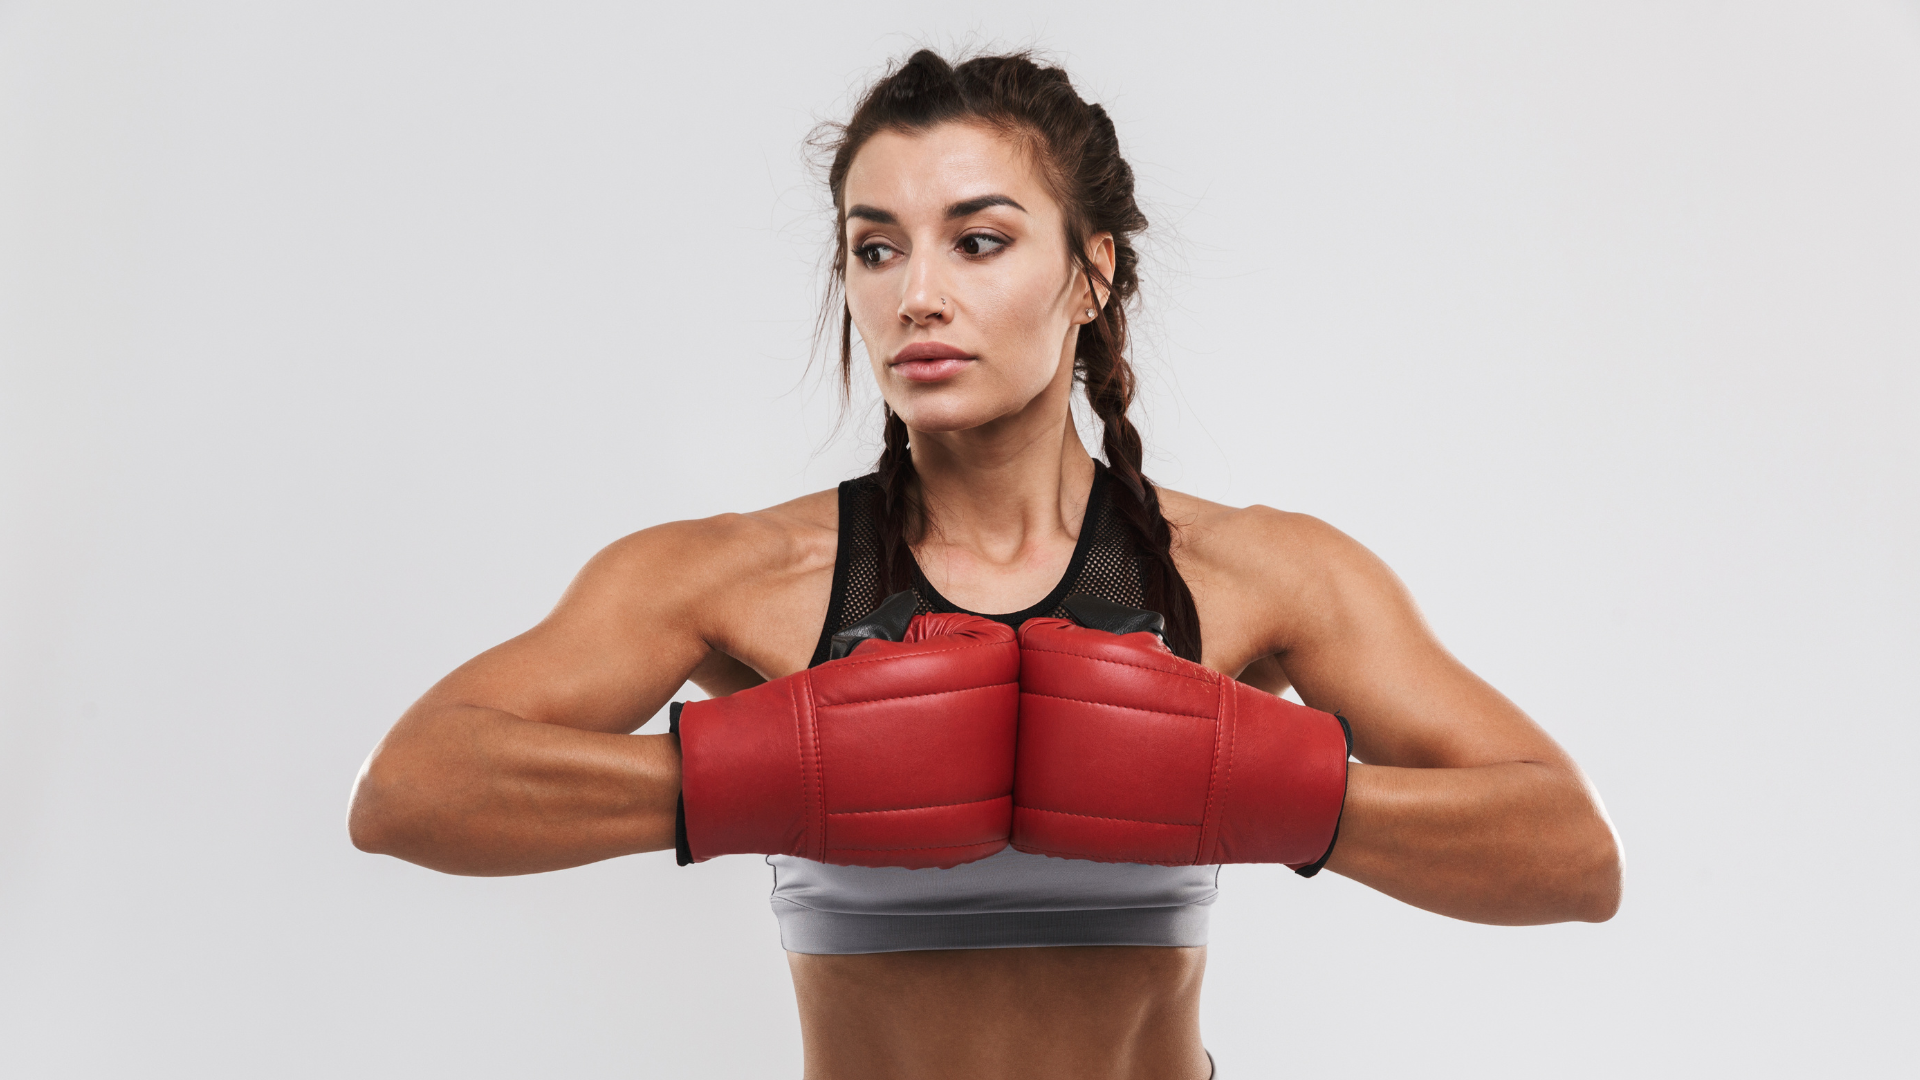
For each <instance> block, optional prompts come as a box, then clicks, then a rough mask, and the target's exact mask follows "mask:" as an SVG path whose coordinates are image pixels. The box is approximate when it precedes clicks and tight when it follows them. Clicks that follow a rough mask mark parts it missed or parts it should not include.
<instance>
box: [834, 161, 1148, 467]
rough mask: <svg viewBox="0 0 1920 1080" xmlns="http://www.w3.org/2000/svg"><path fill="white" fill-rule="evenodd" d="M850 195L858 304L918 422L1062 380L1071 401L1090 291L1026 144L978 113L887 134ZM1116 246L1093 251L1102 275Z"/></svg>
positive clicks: (972, 415)
mask: <svg viewBox="0 0 1920 1080" xmlns="http://www.w3.org/2000/svg"><path fill="white" fill-rule="evenodd" d="M844 197H845V199H846V209H847V231H846V236H845V238H844V239H845V242H846V244H847V252H848V254H847V281H846V286H847V305H848V308H849V309H850V310H851V311H852V313H853V325H854V327H855V328H856V329H858V330H859V331H860V339H861V341H863V342H865V343H866V347H867V355H868V357H869V359H870V360H871V362H872V364H873V373H874V377H875V378H876V379H877V380H879V383H880V393H881V394H882V395H883V396H885V398H886V400H887V404H888V405H889V406H891V407H892V408H893V411H894V412H896V413H898V414H899V416H900V418H901V419H902V420H903V421H905V422H906V424H907V426H908V427H909V428H912V429H913V430H915V431H923V432H946V431H962V430H966V429H969V428H977V427H980V426H981V425H984V424H988V423H991V422H992V421H995V420H999V419H1001V418H1003V417H1007V416H1012V415H1014V414H1017V413H1020V412H1021V411H1022V410H1025V409H1027V408H1028V407H1029V406H1030V405H1033V404H1034V403H1035V401H1036V400H1037V399H1039V398H1041V396H1042V395H1043V394H1044V393H1045V392H1046V391H1047V390H1048V388H1049V387H1050V386H1052V387H1054V388H1055V389H1056V390H1057V392H1058V396H1059V398H1060V405H1061V407H1062V408H1063V409H1064V405H1065V400H1066V392H1067V390H1069V389H1070V388H1071V380H1072V361H1073V341H1074V335H1075V333H1076V332H1077V330H1078V328H1079V325H1080V324H1082V323H1085V322H1087V321H1088V320H1087V317H1086V309H1087V308H1088V307H1089V306H1092V300H1091V298H1090V296H1089V293H1088V290H1087V285H1086V280H1085V278H1084V277H1083V276H1082V275H1080V274H1079V273H1078V272H1077V271H1076V270H1075V269H1074V267H1073V265H1072V262H1071V260H1069V258H1068V257H1067V248H1066V232H1065V222H1064V218H1063V214H1062V211H1061V208H1060V206H1059V204H1057V203H1056V202H1054V200H1053V198H1052V197H1051V196H1050V195H1048V194H1047V191H1046V188H1045V187H1044V186H1043V185H1042V184H1041V181H1040V177H1039V175H1038V173H1037V171H1036V170H1035V168H1034V165H1033V163H1032V162H1031V161H1030V160H1029V159H1028V156H1027V153H1026V152H1025V151H1024V150H1023V149H1022V148H1021V146H1020V145H1019V144H1018V143H1016V142H1014V141H1013V140H1011V139H1008V138H1006V137H1005V136H1002V135H1000V134H998V133H996V132H995V131H993V130H992V129H991V128H988V127H985V126H983V125H977V124H962V123H952V124H942V125H940V126H939V127H936V128H933V129H931V130H928V131H924V132H919V133H912V134H909V133H903V132H897V131H883V132H881V133H880V134H878V135H875V136H873V137H872V138H871V139H869V140H868V141H867V143H866V144H865V145H864V146H862V147H861V148H860V151H859V153H857V154H856V155H855V156H854V159H853V164H852V166H851V167H850V168H849V170H848V172H847V181H846V187H845V191H844ZM1112 250H1113V248H1112V242H1111V240H1110V239H1108V238H1107V237H1105V236H1104V235H1102V236H1100V237H1097V238H1096V241H1095V243H1094V245H1093V246H1092V248H1091V249H1090V251H1089V255H1091V256H1092V257H1093V258H1094V262H1095V265H1096V266H1099V267H1100V268H1101V271H1102V273H1111V258H1112V254H1111V253H1112ZM1048 396H1049V398H1051V397H1052V396H1053V395H1048Z"/></svg>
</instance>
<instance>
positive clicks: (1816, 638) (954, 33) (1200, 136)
mask: <svg viewBox="0 0 1920 1080" xmlns="http://www.w3.org/2000/svg"><path fill="white" fill-rule="evenodd" d="M692 7H693V6H692V5H676V6H675V8H673V9H669V8H668V7H667V6H666V5H658V6H652V5H643V4H614V3H568V4H535V3H513V4H506V3H485V4H475V3H450V2H449V3H435V4H428V3H345V2H336V3H305V4H283V3H274V4H263V3H244V4H243V3H229V4H214V3H194V2H181V3H172V4H167V5H140V4H132V3H126V4H112V3H61V4H53V3H22V2H15V3H5V4H0V455H4V457H3V458H0V544H3V545H4V548H3V550H0V555H3V557H4V572H3V574H0V665H3V667H0V680H4V681H3V683H0V710H3V719H4V726H0V1073H4V1074H5V1075H7V1076H10V1077H23V1078H28V1077H31V1078H41V1077H49V1078H52V1077H60V1078H64V1077H114V1078H119V1077H150V1076H151V1077H159V1076H182V1077H201V1078H204V1077H403V1078H414V1077H450V1078H451V1077H458V1078H462V1080H482V1078H494V1077H535V1076H538V1077H560V1076H564V1077H580V1078H589V1077H654V1076H695V1075H698V1076H703V1077H791V1076H795V1075H797V1074H798V1068H799V1035H798V1025H797V1022H796V1018H795V1010H794V1007H793V1003H792V997H791V990H790V987H789V985H788V982H787V977H786V971H785V962H784V955H783V954H782V953H781V951H780V949H779V944H778V938H777V934H776V932H775V927H774V922H773V919H772V917H771V915H770V914H769V913H768V911H767V907H766V899H765V896H766V892H767V887H768V884H769V874H768V871H767V869H766V867H765V866H764V865H762V864H760V863H759V862H757V861H756V860H754V859H752V858H748V857H737V858H731V859H725V860H720V861H718V862H715V863H711V864H706V865H703V866H701V867H698V868H694V869H678V868H676V867H675V866H674V865H673V859H672V856H671V855H670V854H666V853H656V854H650V855H643V856H637V857H633V858H627V859H619V860H615V861H612V862H608V863H604V864H601V865H597V866H592V867H587V868H583V869H578V870H569V871H565V872H561V873H554V874H546V875H540V876H535V877H527V878H519V879H465V878H455V877H447V876H442V875H438V874H435V873H431V872H429V871H426V870H423V869H420V868H417V867H414V866H410V865H407V864H405V863H401V862H398V861H395V860H392V859H388V858H381V857H375V856H370V855H364V854H361V853H359V852H357V851H355V850H354V849H353V848H352V847H351V846H349V844H348V842H347V838H346V832H345V829H344V826H343V815H344V810H345V806H346V796H347V792H348V788H349V785H350V783H351V781H352V779H353V776H354V773H355V770H356V769H357V768H358V767H359V764H360V762H361V760H362V758H363V757H364V756H365V755H366V753H367V752H368V750H369V749H370V748H371V747H372V745H373V744H374V742H375V740H376V739H378V738H379V736H380V735H381V733H382V732H383V731H384V730H385V729H386V727H387V726H388V725H389V724H390V723H392V721H393V720H394V719H395V718H396V717H397V716H398V714H399V713H400V711H401V710H402V709H403V708H405V707H406V705H407V704H408V703H409V702H410V701H411V700H412V699H413V698H414V697H415V696H416V695H418V694H419V693H420V692H421V691H422V690H424V689H425V688H426V687H427V686H428V685H429V684H430V683H431V682H432V681H433V680H435V679H436V678H438V677H439V676H440V675H442V674H443V673H445V672H446V671H448V670H449V669H451V668H452V667H453V666H454V665H456V664H458V663H459V662H461V661H462V660H464V659H466V658H467V657H469V656H471V655H473V654H474V653H476V652H478V651H480V650H482V649H484V648H486V647H488V646H489V645H492V644H494V643H496V642H498V641H500V640H502V639H504V638H506V637H509V636H511V635H513V634H515V633H517V632H519V631H520V630H522V629H524V628H526V627H527V626H529V625H531V624H532V623H533V622H534V621H536V620H537V619H539V618H540V617H541V615H542V614H543V613H544V612H545V611H546V610H547V608H548V607H549V606H550V605H551V604H552V602H553V601H554V600H555V599H556V598H557V597H558V595H559V593H560V591H561V589H562V588H563V587H564V586H565V585H566V583H567V581H568V580H569V578H570V577H571V575H572V574H573V572H574V571H575V570H576V569H577V568H578V567H579V566H580V564H581V563H582V562H584V561H585V560H586V559H587V558H588V556H590V555H591V554H593V552H594V551H596V550H597V549H599V548H600V547H602V546H603V545H605V544H607V543H609V542H611V541H612V540H614V539H615V538H617V537H619V536H621V535H623V534H625V533H628V532H631V531H633V530H636V529H640V528H644V527H646V526H648V525H651V524H655V523H658V522H661V521H664V520H669V519H676V518H687V517H696V516H702V515H707V514H713V513H718V512H721V511H725V510H744V509H752V508H756V507H761V506H765V505H769V504H771V503H775V502H779V501H783V500H785V499H788V498H791V497H793V496H796V495H798V494H801V493H804V492H807V491H813V490H818V489H821V488H825V487H828V486H831V485H832V484H833V483H835V482H836V481H838V480H840V479H842V478H845V477H847V476H851V475H856V474H858V473H859V472H862V471H864V470H865V468H866V466H867V464H868V463H869V462H870V461H871V458H872V455H873V454H874V452H875V450H876V446H877V443H876V438H875V435H876V432H877V430H878V422H877V415H876V413H875V411H874V407H873V396H872V394H871V393H870V392H865V393H862V394H857V395H856V398H855V400H854V402H853V404H852V406H851V407H850V408H849V409H848V411H847V413H846V418H845V422H844V424H840V425H838V426H836V419H837V417H838V415H839V406H838V404H837V403H836V401H835V396H834V393H833V391H832V389H831V387H830V385H829V384H828V383H826V382H825V381H823V380H822V379H821V378H820V377H819V376H820V368H819V366H818V365H816V366H815V368H814V371H813V373H812V374H811V375H809V374H808V373H807V370H806V368H807V359H808V350H809V345H810V334H811V330H812V326H813V320H814V317H815V313H816V310H817V305H818V283H819V278H818V268H819V266H820V262H821V258H822V254H823V251H824V245H825V244H826V243H827V242H828V232H829V229H830V223H829V220H828V219H827V217H826V216H825V215H824V214H823V212H822V206H823V196H822V195H821V193H820V191H819V189H818V188H817V186H815V184H814V182H813V179H812V177H811V176H810V174H809V173H808V171H807V169H806V167H805V165H804V163H803V160H802V157H801V155H800V149H799V148H800V144H801V142H802V140H803V138H804V137H805V136H806V134H807V132H808V130H809V128H810V127H811V126H812V125H813V124H814V123H815V122H816V121H818V120H820V119H825V118H831V117H837V116H842V115H844V113H845V111H846V109H847V108H848V106H849V105H850V102H851V99H852V95H853V94H854V93H855V92H856V91H857V89H858V88H859V87H861V86H862V85H864V84H865V83H866V82H867V81H868V80H869V79H870V78H872V77H873V76H874V75H876V74H878V73H879V72H880V71H881V70H882V68H883V65H884V64H885V63H886V61H887V60H888V59H889V58H890V57H896V56H900V55H904V54H905V53H906V52H908V51H910V50H911V49H912V48H913V47H914V46H915V45H916V44H918V43H922V42H926V43H932V44H935V45H940V46H953V45H966V44H975V45H1023V44H1034V45H1038V46H1041V47H1043V48H1045V49H1047V50H1049V52H1050V54H1051V55H1052V56H1054V57H1055V58H1057V59H1058V60H1060V61H1062V62H1064V63H1065V64H1066V65H1067V66H1068V67H1069V69H1070V70H1071V71H1072V72H1073V73H1074V75H1075V77H1076V79H1077V81H1078V83H1079V85H1080V86H1081V87H1082V89H1083V91H1084V92H1085V93H1086V94H1087V95H1088V96H1089V97H1090V98H1091V99H1094V100H1097V101H1100V102H1103V103H1104V104H1105V105H1106V107H1107V108H1108V110H1109V111H1110V112H1111V113H1112V114H1113V116H1114V118H1115V120H1116V121H1117V123H1118V125H1119V130H1120V133H1121V137H1122V139H1123V142H1124V146H1125V148H1126V149H1127V150H1128V151H1129V153H1130V155H1131V157H1132V160H1133V162H1134V165H1135V167H1136V169H1137V171H1138V174H1139V178H1140V186H1141V192H1142V197H1143V199H1144V201H1145V204H1146V208H1147V211H1148V213H1149V215H1150V216H1151V217H1152V218H1153V221H1154V225H1155V230H1154V232H1153V233H1152V234H1151V239H1150V240H1149V243H1148V262H1147V266H1146V269H1145V292H1144V296H1145V307H1144V317H1143V325H1144V328H1145V333H1144V337H1143V340H1142V342H1141V351H1140V361H1141V365H1142V367H1143V370H1144V372H1145V379H1146V386H1145V392H1144V399H1143V402H1142V405H1141V407H1140V409H1141V412H1140V415H1141V417H1142V419H1143V424H1144V428H1145V431H1146V435H1147V438H1148V442H1149V445H1150V448H1151V449H1150V454H1149V471H1150V472H1151V473H1152V474H1153V475H1154V476H1155V477H1156V478H1158V479H1159V480H1160V481H1161V482H1163V483H1165V484H1168V485H1170V486H1173V487H1176V488H1179V489H1182V490H1186V491H1190V492H1193V493H1195V494H1198V495H1201V496H1205V497H1207V498H1211V499H1217V500H1222V501H1226V502H1230V503H1235V504H1245V503H1252V502H1260V503H1266V504H1269V505H1273V506H1278V507H1283V508H1286V509H1291V510H1298V511H1304V512H1307V513H1311V514H1315V515H1317V516H1319V517H1322V518H1325V519H1327V520H1329V521H1331V522H1333V523H1334V524H1336V525H1338V526H1339V527H1341V528H1342V529H1344V530H1346V531H1347V532H1349V533H1351V534H1352V535H1354V536H1355V537H1357V538H1359V539H1360V540H1361V541H1362V542H1363V543H1365V544H1367V545H1369V546H1370V547H1371V548H1372V549H1373V550H1375V551H1376V552H1378V553H1380V554H1381V555H1382V556H1383V557H1384V558H1385V559H1386V560H1387V561H1388V562H1389V563H1390V564H1391V565H1393V566H1394V567H1395V568H1396V569H1397V570H1398V571H1399V573H1400V574H1401V575H1402V576H1403V577H1404V578H1405V579H1406V581H1407V583H1408V584H1409V585H1410V586H1411V588H1412V589H1413V591H1414V594H1415V595H1416V596H1417V597H1419V598H1420V600H1421V602H1422V604H1423V607H1424V609H1425V611H1426V613H1427V615H1428V616H1429V618H1430V619H1431V621H1432V623H1433V624H1434V626H1435V627H1436V628H1437V630H1438V632H1439V633H1440V635H1441V637H1442V638H1443V640H1445V641H1446V642H1447V643H1448V645H1449V646H1450V647H1451V648H1452V649H1453V650H1454V651H1455V652H1457V653H1458V654H1459V655H1460V656H1461V657H1462V658H1463V659H1464V660H1465V661H1466V662H1467V663H1468V664H1469V665H1470V666H1471V667H1473V668H1474V669H1475V670H1476V671H1478V672H1480V673H1481V674H1482V675H1484V676H1485V677H1487V678H1488V679H1490V680H1491V681H1492V682H1493V683H1494V684H1495V685H1496V686H1499V687H1500V688H1501V689H1502V690H1504V691H1505V692H1506V693H1507V694H1508V695H1509V696H1511V697H1513V698H1514V699H1515V700H1517V701H1518V702H1519V703H1520V704H1521V705H1522V706H1523V707H1524V708H1526V709H1527V710H1528V711H1529V712H1531V713H1532V714H1533V715H1534V716H1535V717H1537V718H1538V719H1539V720H1540V721H1541V722H1542V723H1544V724H1545V725H1546V726H1547V728H1548V729H1549V730H1551V731H1552V732H1553V733H1554V734H1555V735H1556V736H1557V737H1558V738H1559V739H1560V740H1561V741H1562V742H1563V743H1564V744H1565V745H1566V746H1567V747H1568V748H1569V749H1570V750H1571V751H1572V752H1573V754H1574V755H1575V756H1576V757H1577V758H1578V759H1579V760H1580V762H1581V763H1582V764H1583V765H1584V766H1585V767H1586V769H1587V770H1588V772H1589V773H1590V775H1591V777H1592V779H1593V781H1594V783H1595V784H1596V785H1597V786H1598V788H1599V790H1600V792H1601V793H1602V795H1603V796H1604V797H1605V800H1606V802H1607V805H1608V807H1609V809H1610V811H1611V813H1612V815H1613V817H1614V820H1615V822H1616V823H1617V824H1618V826H1619V828H1620V831H1621V833H1622V835H1623V837H1624V839H1625V843H1626V851H1627V871H1628V877H1627V892H1626V903H1625V906H1624V907H1623V908H1622V910H1621V913H1620V915H1619V916H1618V918H1616V919H1615V920H1614V921H1613V922H1611V923H1609V924H1605V925H1599V926H1592V925H1569V926H1554V927H1541V928H1530V929H1502V928H1492V927H1482V926H1473V925H1468V924H1465V923H1459V922H1454V921H1450V920H1447V919H1444V918H1441V917H1439V916H1435V915H1430V914H1427V913H1425V912H1421V911H1418V910H1415V909H1413V908H1410V907H1406V906H1403V905H1401V904H1399V903H1396V902H1394V901H1391V900H1388V899H1386V898H1385V897H1382V896H1380V895H1378V894H1375V893H1373V892H1371V891H1369V890H1368V889H1366V888H1364V887H1361V886H1359V885H1356V884H1354V883H1352V882H1350V881H1346V880H1343V879H1339V878H1335V877H1333V876H1331V875H1328V876H1323V877H1321V878H1319V879H1316V880H1314V881H1311V882H1308V881H1302V880H1298V879H1296V878H1295V877H1294V876H1293V875H1291V874H1288V873H1286V872H1285V871H1284V870H1281V869H1278V868H1268V867H1230V868H1228V869H1227V870H1226V872H1225V874H1224V877H1223V881H1224V888H1225V895H1224V898H1223V899H1222V900H1221V901H1220V903H1219V905H1218V907H1217V908H1216V914H1215V922H1214V932H1213V942H1214V944H1213V948H1212V954H1211V960H1210V967H1211V970H1210V974H1209V977H1208V981H1207V986H1206V996H1205V1004H1204V1030H1205V1035H1206V1039H1207V1042H1208V1044H1209V1046H1211V1047H1212V1049H1213V1051H1214V1053H1215V1054H1216V1055H1217V1056H1218V1057H1219V1058H1220V1060H1221V1062H1222V1064H1223V1067H1224V1068H1225V1070H1226V1075H1227V1076H1229V1077H1233V1078H1236V1080H1237V1078H1245V1077H1259V1076H1281V1075H1316V1076H1356V1077H1372V1076H1383V1077H1395V1076H1413V1075H1418V1076H1461V1077H1488V1076H1498V1077H1539V1076H1583V1077H1584V1076H1592V1077H1616V1076H1626V1075H1637V1076H1682V1075H1687V1076H1692V1075H1743V1076H1760V1075H1793V1076H1800V1075H1855V1076H1862V1075H1886V1074H1889V1073H1892V1072H1895V1071H1903V1070H1904V1069H1910V1068H1912V1067H1913V1063H1912V1057H1913V1053H1914V1046H1913V1038H1912V1031H1913V1018H1914V1015H1915V1013H1916V1006H1917V1004H1920V1003H1917V1002H1916V995H1915V993H1914V990H1915V985H1914V984H1915V975H1914V971H1915V966H1914V964H1915V960H1916V957H1915V949H1914V944H1915V932H1914V929H1913V927H1914V922H1913V918H1912V904H1913V899H1914V892H1915V885H1916V876H1917V875H1916V872H1915V869H1914V866H1915V855H1916V852H1915V844H1914V842H1913V839H1912V836H1913V827H1914V824H1915V821H1916V817H1917V816H1920V815H1917V814H1916V809H1920V808H1917V807H1916V799H1915V796H1914V788H1913V782H1912V775H1913V770H1914V768H1915V756H1916V755H1915V751H1916V749H1920V747H1917V746H1916V738H1915V734H1914V731H1915V725H1916V722H1917V721H1920V715H1917V714H1920V709H1916V706H1915V682H1916V678H1915V676H1916V674H1920V663H1917V661H1920V578H1917V577H1916V572H1915V557H1914V556H1915V552H1916V550H1920V496H1917V495H1916V491H1917V490H1920V437H1917V436H1916V429H1917V428H1920V373H1917V372H1920V10H1917V9H1916V8H1915V7H1914V6H1913V5H1912V4H1911V3H1904V4H1903V3H1895V2H1888V0H1882V2H1868V0H1846V2H1841V0H1818V2H1815V0H1808V2H1801V3H1781V2H1768V3H1740V4H1735V3H1724V2H1722V3H1706V2H1671V0H1662V2H1648V3H1623V2H1587V3H1561V4H1530V3H1518V2H1515V3H1484V2H1477V3H1459V4H1447V5H1434V4H1426V3H1416V2H1411V0H1409V2H1399V3H1368V4H1322V3H1268V4H1259V5H1251V4H1249V5H1244V6H1240V7H1237V8H1236V7H1226V6H1219V7H1216V6H1210V5H1162V4H1152V5H1149V4H1138V5H1121V6H1118V7H1116V6H1115V5H1113V4H1091V3H1090V4H1068V3H974V4H958V5H954V4H925V3H907V2H892V3H861V4H850V3H833V4H759V5H748V6H744V7H743V6H739V5H726V6H722V5H712V6H706V7H703V8H702V9H701V10H698V11H694V10H691V8H692ZM1903 1016H1904V1017H1906V1019H1905V1020H1902V1019H1901V1017H1903Z"/></svg>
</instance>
